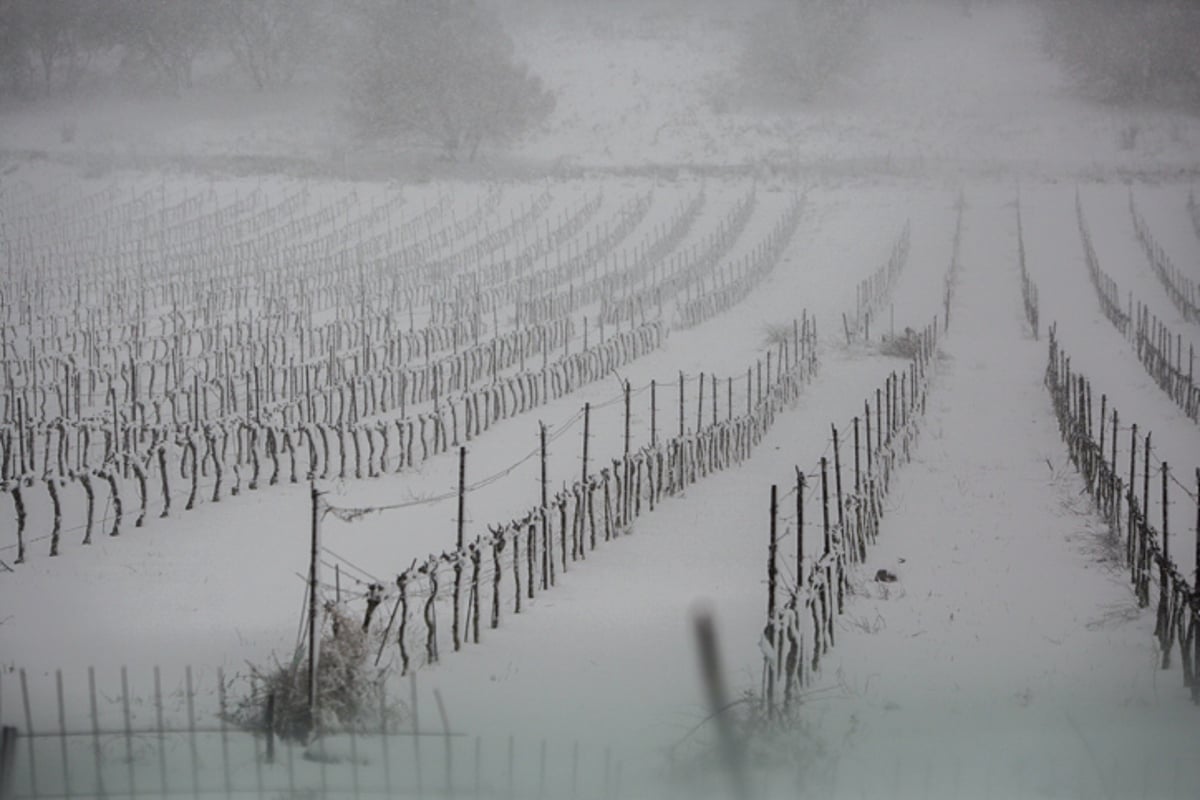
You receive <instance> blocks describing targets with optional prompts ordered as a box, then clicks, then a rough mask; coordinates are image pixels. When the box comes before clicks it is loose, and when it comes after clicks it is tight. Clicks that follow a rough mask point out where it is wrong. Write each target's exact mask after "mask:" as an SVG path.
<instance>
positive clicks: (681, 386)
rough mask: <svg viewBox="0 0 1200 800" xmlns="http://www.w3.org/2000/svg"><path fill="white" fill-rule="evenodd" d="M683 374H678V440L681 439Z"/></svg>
mask: <svg viewBox="0 0 1200 800" xmlns="http://www.w3.org/2000/svg"><path fill="white" fill-rule="evenodd" d="M683 433H684V431H683V372H680V373H679V438H680V439H682V438H683Z"/></svg>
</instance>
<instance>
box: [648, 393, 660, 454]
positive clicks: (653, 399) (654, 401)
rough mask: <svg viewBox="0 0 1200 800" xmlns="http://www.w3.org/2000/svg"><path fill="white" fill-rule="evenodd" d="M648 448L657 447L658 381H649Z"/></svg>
mask: <svg viewBox="0 0 1200 800" xmlns="http://www.w3.org/2000/svg"><path fill="white" fill-rule="evenodd" d="M650 446H651V447H657V446H658V381H656V380H653V379H651V381H650Z"/></svg>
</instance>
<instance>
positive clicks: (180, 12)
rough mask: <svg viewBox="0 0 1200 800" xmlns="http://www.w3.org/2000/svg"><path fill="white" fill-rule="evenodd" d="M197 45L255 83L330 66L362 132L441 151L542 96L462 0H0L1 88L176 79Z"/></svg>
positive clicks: (454, 154) (482, 135)
mask: <svg viewBox="0 0 1200 800" xmlns="http://www.w3.org/2000/svg"><path fill="white" fill-rule="evenodd" d="M202 57H217V58H224V59H225V60H226V61H227V62H228V63H229V64H232V65H233V67H234V68H235V69H236V71H237V73H238V74H240V75H242V76H243V77H244V79H245V80H246V81H247V82H248V83H249V84H250V85H252V86H254V87H255V88H257V89H258V90H261V91H272V90H276V89H279V88H281V87H284V86H286V85H288V84H289V83H291V82H292V81H293V79H294V78H296V76H297V75H298V74H299V73H301V72H302V71H304V70H308V71H310V72H318V71H319V72H323V73H329V72H332V73H333V74H335V75H337V76H340V78H341V79H342V80H343V81H344V83H345V90H346V91H345V96H346V98H347V101H348V108H347V111H348V112H349V114H350V116H351V118H352V120H353V122H354V123H355V124H356V126H357V128H358V130H359V131H360V132H361V133H363V134H365V135H368V136H372V137H393V136H399V135H417V136H420V137H423V138H426V139H429V140H432V141H433V142H434V143H436V144H437V145H440V146H441V147H442V149H443V151H444V153H445V154H446V155H447V156H448V157H450V158H459V157H474V155H475V154H476V153H477V151H478V149H479V146H480V145H481V143H482V142H484V141H491V142H500V143H502V142H505V141H507V140H509V139H511V138H512V137H514V136H516V135H517V134H519V133H521V132H523V131H524V130H526V129H528V128H529V127H530V126H532V125H535V124H537V123H539V122H540V121H542V120H543V119H544V118H545V117H546V116H547V115H548V114H549V113H550V111H551V110H552V109H553V107H554V100H553V96H552V95H551V94H550V93H549V92H548V91H546V90H545V88H544V87H543V86H542V84H541V81H540V80H539V79H537V78H536V77H535V76H532V75H530V74H529V73H528V71H527V70H526V69H525V67H524V66H523V65H521V64H520V63H519V62H518V61H517V59H516V54H515V48H514V46H513V43H512V41H511V40H510V39H509V37H508V36H507V34H505V32H504V30H503V28H502V26H501V24H500V22H499V20H498V19H497V18H496V17H495V16H494V15H493V14H491V13H490V12H488V11H487V10H485V9H483V8H482V7H480V6H479V5H478V4H477V3H476V2H474V0H0V101H2V100H13V99H19V100H36V99H38V98H42V97H50V96H56V95H65V96H70V95H72V94H75V93H77V92H78V91H80V89H81V86H82V85H83V84H84V82H85V81H86V80H87V79H88V78H89V77H91V78H100V77H103V76H107V77H110V78H113V79H115V80H117V81H118V82H122V83H130V84H133V85H137V86H152V87H155V88H158V89H160V90H164V91H168V92H173V93H182V92H186V91H188V90H189V89H192V88H193V87H194V85H195V82H196V75H195V66H196V64H197V62H198V61H199V59H201V58H202Z"/></svg>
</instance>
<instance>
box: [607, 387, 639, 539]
mask: <svg viewBox="0 0 1200 800" xmlns="http://www.w3.org/2000/svg"><path fill="white" fill-rule="evenodd" d="M622 469H623V473H624V478H623V479H622V480H623V481H624V483H623V488H624V492H623V496H624V499H625V502H624V506H623V508H622V509H621V520H622V522H624V523H625V525H626V526H628V525H629V515H630V508H631V502H632V499H633V492H632V491H631V490H630V482H631V481H630V479H631V478H632V477H633V476H632V474H631V472H630V468H629V381H625V463H624V466H623V467H622ZM607 507H608V504H607V503H605V508H607Z"/></svg>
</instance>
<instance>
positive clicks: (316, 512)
mask: <svg viewBox="0 0 1200 800" xmlns="http://www.w3.org/2000/svg"><path fill="white" fill-rule="evenodd" d="M309 494H310V498H311V501H312V547H311V552H310V560H309V568H308V569H309V572H308V721H309V725H310V726H312V725H315V724H316V719H317V715H316V711H317V656H318V653H319V640H320V638H321V631H320V630H319V628H318V627H317V615H318V611H319V609H320V605H319V600H318V598H317V588H318V579H319V577H320V576H319V573H318V567H319V565H320V555H321V554H320V550H321V509H320V503H321V493H320V492H318V491H317V484H316V482H315V481H313V482H312V483H311V484H310V488H309Z"/></svg>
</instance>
